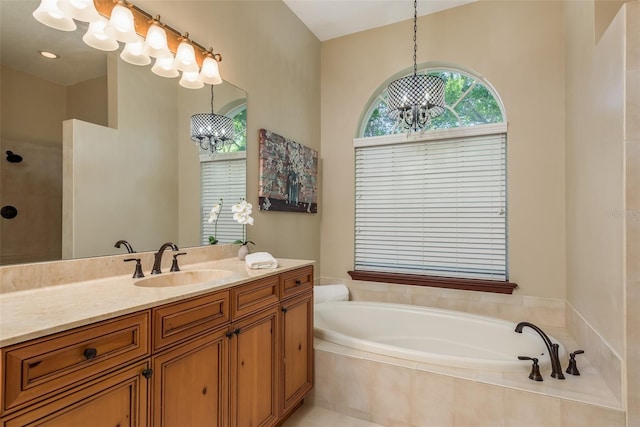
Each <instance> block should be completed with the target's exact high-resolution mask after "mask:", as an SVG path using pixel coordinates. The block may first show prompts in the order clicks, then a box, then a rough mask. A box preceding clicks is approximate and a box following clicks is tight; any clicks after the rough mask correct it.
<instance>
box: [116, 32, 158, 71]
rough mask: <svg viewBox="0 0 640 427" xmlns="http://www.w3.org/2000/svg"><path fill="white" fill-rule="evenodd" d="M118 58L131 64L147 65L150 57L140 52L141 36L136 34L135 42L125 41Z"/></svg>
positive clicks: (149, 62)
mask: <svg viewBox="0 0 640 427" xmlns="http://www.w3.org/2000/svg"><path fill="white" fill-rule="evenodd" d="M120 58H122V59H123V60H124V61H126V62H128V63H129V64H133V65H149V64H151V58H149V56H147V55H145V54H143V53H142V37H140V36H138V41H137V42H135V43H127V44H126V45H125V46H124V49H122V53H121V54H120Z"/></svg>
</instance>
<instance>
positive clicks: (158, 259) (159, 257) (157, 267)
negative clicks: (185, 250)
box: [151, 242, 178, 274]
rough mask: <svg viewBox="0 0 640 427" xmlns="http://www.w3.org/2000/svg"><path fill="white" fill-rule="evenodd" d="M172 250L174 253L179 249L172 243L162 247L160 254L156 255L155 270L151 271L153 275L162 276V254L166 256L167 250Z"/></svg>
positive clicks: (159, 250)
mask: <svg viewBox="0 0 640 427" xmlns="http://www.w3.org/2000/svg"><path fill="white" fill-rule="evenodd" d="M167 248H171V250H172V251H177V250H178V247H177V246H176V245H175V244H173V243H171V242H167V243H164V244H163V245H162V246H160V249H158V252H156V253H155V254H154V261H153V268H152V269H151V274H160V273H162V271H161V270H160V265H161V264H162V254H164V251H165V249H167Z"/></svg>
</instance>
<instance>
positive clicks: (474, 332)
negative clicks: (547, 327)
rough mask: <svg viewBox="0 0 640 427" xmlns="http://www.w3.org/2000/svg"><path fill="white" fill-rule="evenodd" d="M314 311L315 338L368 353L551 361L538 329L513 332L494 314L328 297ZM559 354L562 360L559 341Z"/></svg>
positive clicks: (447, 360)
mask: <svg viewBox="0 0 640 427" xmlns="http://www.w3.org/2000/svg"><path fill="white" fill-rule="evenodd" d="M314 310H315V316H314V323H315V324H314V334H315V336H316V337H317V338H320V339H322V340H325V341H329V342H333V343H336V344H340V345H343V346H347V347H351V348H355V349H359V350H363V351H366V352H370V353H376V354H380V355H384V356H391V357H396V358H402V359H407V360H414V361H417V362H424V363H431V364H436V365H444V366H450V367H456V368H471V369H479V370H494V371H523V370H527V369H531V362H530V361H521V360H518V356H529V357H537V358H538V359H539V363H540V365H541V367H543V368H544V367H549V366H550V361H549V356H548V351H547V348H546V346H545V344H544V342H543V340H542V338H540V336H539V335H538V334H537V333H535V332H534V331H532V330H531V329H530V328H525V329H524V330H523V333H521V334H519V333H516V332H515V331H514V328H515V323H513V322H508V321H504V320H500V319H495V318H492V317H486V316H479V315H473V314H468V313H462V312H457V311H450V310H442V309H436V308H429V307H418V306H412V305H402V304H389V303H378V302H363V301H337V302H326V303H322V304H316V305H315V307H314ZM523 320H526V319H523ZM550 338H551V341H553V342H557V343H559V341H558V340H556V339H555V338H553V337H550ZM559 344H560V343H559ZM559 354H560V360H564V358H565V354H566V353H565V350H564V347H563V346H562V344H560V352H559Z"/></svg>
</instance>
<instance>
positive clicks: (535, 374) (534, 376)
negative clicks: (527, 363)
mask: <svg viewBox="0 0 640 427" xmlns="http://www.w3.org/2000/svg"><path fill="white" fill-rule="evenodd" d="M518 359H519V360H531V361H532V362H533V365H531V373H530V374H529V379H530V380H533V381H542V375H540V365H538V358H536V357H528V356H518Z"/></svg>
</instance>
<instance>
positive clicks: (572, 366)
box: [565, 350, 584, 375]
mask: <svg viewBox="0 0 640 427" xmlns="http://www.w3.org/2000/svg"><path fill="white" fill-rule="evenodd" d="M582 353H584V350H576V351H574V352H573V353H569V366H567V370H566V371H565V372H566V373H567V374H571V375H580V371H578V365H577V364H576V355H578V354H582Z"/></svg>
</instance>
